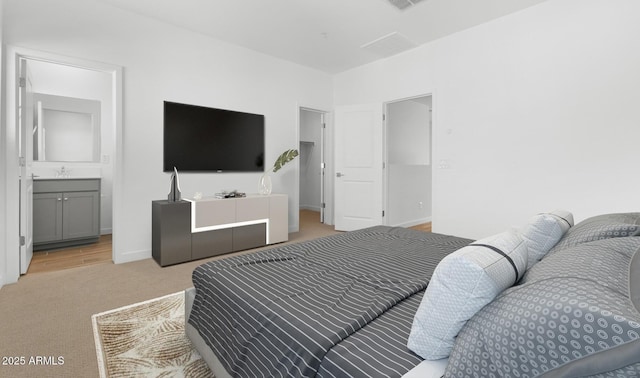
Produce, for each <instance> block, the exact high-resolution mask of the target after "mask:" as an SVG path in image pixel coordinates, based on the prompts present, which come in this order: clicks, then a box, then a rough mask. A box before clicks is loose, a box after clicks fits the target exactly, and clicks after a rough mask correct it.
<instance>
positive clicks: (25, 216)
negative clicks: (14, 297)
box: [18, 59, 34, 274]
mask: <svg viewBox="0 0 640 378" xmlns="http://www.w3.org/2000/svg"><path fill="white" fill-rule="evenodd" d="M19 86H20V96H19V99H18V135H19V138H20V139H19V143H18V146H19V147H18V148H19V151H18V156H19V162H20V274H25V273H27V270H28V269H29V264H30V263H31V258H32V257H33V219H32V216H33V208H32V206H33V176H32V171H31V169H32V165H33V131H34V130H33V111H34V108H33V92H32V90H31V77H30V75H29V71H28V69H27V61H26V60H25V59H21V60H20V80H19Z"/></svg>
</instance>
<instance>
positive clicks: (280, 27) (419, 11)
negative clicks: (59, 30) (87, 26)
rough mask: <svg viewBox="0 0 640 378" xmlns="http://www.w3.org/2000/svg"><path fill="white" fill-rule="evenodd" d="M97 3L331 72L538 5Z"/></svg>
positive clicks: (506, 1) (460, 1)
mask: <svg viewBox="0 0 640 378" xmlns="http://www.w3.org/2000/svg"><path fill="white" fill-rule="evenodd" d="M98 1H100V2H102V3H106V4H111V5H113V6H115V7H118V8H121V9H124V10H128V11H131V12H134V13H138V14H141V15H144V16H148V17H151V18H154V19H157V20H161V21H163V22H167V23H169V24H172V25H174V26H179V27H183V28H186V29H190V30H192V31H196V32H199V33H203V34H206V35H209V36H211V37H214V38H216V39H220V40H223V41H227V42H230V43H233V44H237V45H240V46H244V47H246V48H249V49H252V50H256V51H259V52H262V53H265V54H268V55H272V56H275V57H278V58H281V59H285V60H288V61H292V62H296V63H299V64H301V65H304V66H308V67H312V68H315V69H318V70H321V71H325V72H328V73H337V72H341V71H344V70H347V69H350V68H353V67H356V66H359V65H362V64H366V63H369V62H372V61H375V60H377V59H380V58H382V57H385V56H389V55H392V54H396V53H398V52H399V51H403V50H406V49H407V48H412V47H415V46H418V45H421V44H424V43H427V42H430V41H433V40H435V39H437V38H441V37H443V36H446V35H449V34H452V33H455V32H458V31H461V30H464V29H468V28H470V27H473V26H476V25H479V24H482V23H485V22H487V21H490V20H493V19H496V18H498V17H502V16H504V15H507V14H509V13H513V12H517V11H519V10H522V9H524V8H526V7H529V6H532V5H535V4H538V3H541V2H543V1H545V0H422V1H420V2H415V1H414V3H415V5H411V6H408V7H407V8H405V9H398V8H397V7H396V6H394V5H393V4H392V3H391V2H390V0H241V1H240V0H180V1H175V0H98ZM394 1H395V0H394ZM374 41H376V42H374ZM379 43H382V45H380V46H377V44H379ZM363 46H364V48H363Z"/></svg>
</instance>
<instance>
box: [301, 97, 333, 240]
mask: <svg viewBox="0 0 640 378" xmlns="http://www.w3.org/2000/svg"><path fill="white" fill-rule="evenodd" d="M326 115H327V113H326V112H324V111H321V110H315V109H309V108H302V107H301V108H299V128H300V133H299V135H300V147H299V152H300V201H299V210H300V229H301V230H303V229H308V228H312V227H317V226H318V225H321V224H324V223H325V212H324V210H325V163H324V158H325V153H324V141H325V125H326V124H325V117H326Z"/></svg>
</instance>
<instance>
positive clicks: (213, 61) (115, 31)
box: [3, 0, 332, 262]
mask: <svg viewBox="0 0 640 378" xmlns="http://www.w3.org/2000/svg"><path fill="white" fill-rule="evenodd" d="M5 8H8V9H5V17H4V20H3V21H4V24H5V40H6V42H7V43H9V44H14V45H18V46H22V47H26V48H30V49H36V50H43V51H48V52H52V53H56V54H60V55H67V56H72V57H76V58H80V59H87V60H93V61H98V62H105V63H109V64H114V65H119V66H123V67H124V75H123V76H124V90H123V91H124V93H123V97H124V109H123V112H124V113H123V114H124V121H123V129H124V134H123V135H122V139H123V155H124V162H123V165H124V172H123V174H122V181H123V182H122V188H121V189H120V190H121V192H122V194H123V201H122V208H121V209H119V211H118V212H117V213H116V218H114V232H115V234H114V237H117V238H118V239H119V242H118V245H120V246H122V247H121V250H118V251H116V262H126V261H131V260H135V259H140V258H147V257H150V256H151V201H152V200H156V199H163V198H166V195H167V192H168V179H169V175H168V174H165V173H163V172H162V104H163V101H164V100H169V101H176V102H183V103H191V104H195V105H204V106H212V107H218V108H225V109H232V110H240V111H247V112H252V113H260V114H264V115H265V119H266V156H265V158H266V162H267V166H270V165H271V164H272V163H273V161H274V160H275V158H276V157H277V156H278V155H279V154H280V153H281V152H282V151H284V150H285V149H288V148H295V147H296V146H297V142H298V141H297V117H298V105H297V104H298V103H304V104H309V105H311V106H314V107H318V108H330V105H331V103H332V95H331V80H330V77H329V76H328V75H326V74H323V73H320V72H318V71H315V70H311V69H308V68H305V67H301V66H299V65H295V64H292V63H288V62H285V61H282V60H278V59H274V58H271V57H268V56H265V55H262V54H258V53H256V52H253V51H250V50H247V49H244V48H240V47H237V46H233V45H229V44H226V43H223V42H219V41H216V40H213V39H211V38H208V37H205V36H203V35H200V34H197V33H193V32H189V31H185V30H182V29H179V28H174V27H171V26H168V25H166V24H162V23H160V22H156V21H154V20H151V19H146V18H143V17H140V16H138V15H135V14H132V13H127V12H124V11H121V10H119V9H116V8H112V7H110V6H108V5H105V4H102V3H99V2H94V1H87V0H60V1H56V2H55V4H54V3H52V2H50V1H46V0H21V1H19V2H17V1H14V2H12V3H11V7H10V8H9V7H5ZM18 20H19V21H18ZM259 178H260V174H259V173H256V174H233V173H229V174H182V175H181V176H180V179H181V182H180V184H181V189H182V191H183V195H184V196H187V197H189V196H192V195H193V194H194V193H195V192H202V193H204V194H205V195H206V194H212V193H215V192H219V191H221V190H224V189H237V190H240V191H245V192H249V193H255V192H257V189H258V180H259ZM295 179H296V173H295V171H294V170H293V168H292V169H288V170H286V171H283V172H278V175H274V176H273V180H274V185H273V186H274V188H273V191H274V193H286V194H288V195H289V197H290V203H289V211H290V217H289V218H290V224H289V227H290V229H294V228H296V229H297V221H298V217H297V208H298V203H297V198H298V190H299V189H298V187H297V185H296V184H297V182H296V180H295ZM294 200H295V203H294ZM117 214H120V215H117Z"/></svg>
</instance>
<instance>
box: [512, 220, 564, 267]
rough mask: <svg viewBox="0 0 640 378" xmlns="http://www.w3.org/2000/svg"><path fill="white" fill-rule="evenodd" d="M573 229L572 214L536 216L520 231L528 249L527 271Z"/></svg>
mask: <svg viewBox="0 0 640 378" xmlns="http://www.w3.org/2000/svg"><path fill="white" fill-rule="evenodd" d="M571 227H573V214H571V213H570V212H568V211H565V210H556V211H553V212H551V213H544V214H538V215H536V216H534V217H533V218H531V220H530V221H529V223H528V224H527V225H525V226H524V227H523V228H522V230H521V233H522V238H523V239H524V241H525V243H526V244H527V248H528V249H529V253H528V255H529V257H528V263H527V269H531V267H532V266H534V265H535V263H537V262H538V261H540V260H542V258H543V257H544V256H545V255H546V254H547V252H549V250H550V249H551V248H553V247H554V246H555V245H556V244H557V243H558V242H559V241H560V239H562V237H563V236H564V234H565V233H566V232H567V231H568V230H569V228H571Z"/></svg>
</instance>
